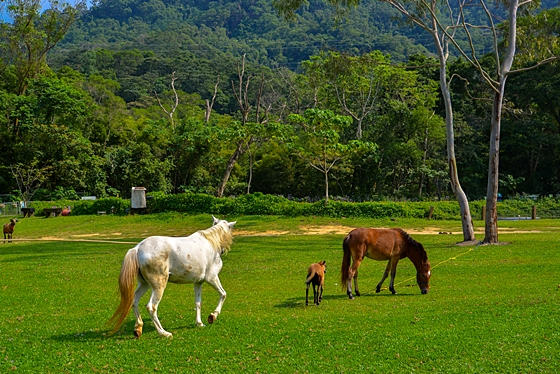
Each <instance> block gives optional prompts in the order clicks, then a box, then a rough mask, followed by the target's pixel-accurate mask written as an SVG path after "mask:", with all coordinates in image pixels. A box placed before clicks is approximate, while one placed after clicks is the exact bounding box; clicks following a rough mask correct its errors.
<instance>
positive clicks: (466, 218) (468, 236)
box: [432, 27, 475, 241]
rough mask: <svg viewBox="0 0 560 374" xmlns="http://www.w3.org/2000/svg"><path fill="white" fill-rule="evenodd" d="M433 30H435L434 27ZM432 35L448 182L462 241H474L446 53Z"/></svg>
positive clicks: (434, 35) (433, 34)
mask: <svg viewBox="0 0 560 374" xmlns="http://www.w3.org/2000/svg"><path fill="white" fill-rule="evenodd" d="M434 29H435V30H437V28H435V27H434ZM435 30H434V33H432V36H433V37H434V42H435V45H436V48H437V50H438V57H439V83H440V88H441V94H442V96H443V102H444V104H445V129H446V140H447V164H448V165H449V180H450V182H451V190H452V191H453V194H454V195H455V198H456V199H457V202H458V203H459V211H460V214H461V226H462V229H463V241H472V240H475V236H474V228H473V223H472V216H471V209H470V207H469V200H468V199H467V195H466V194H465V192H464V191H463V189H462V188H461V183H460V182H459V174H458V172H457V160H456V159H455V131H454V129H453V106H452V103H451V95H450V93H449V84H448V83H447V74H446V73H447V63H446V61H447V53H446V50H445V49H444V47H443V45H442V43H441V40H440V38H439V36H438V35H437V34H436V33H435Z"/></svg>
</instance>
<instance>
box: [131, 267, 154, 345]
mask: <svg viewBox="0 0 560 374" xmlns="http://www.w3.org/2000/svg"><path fill="white" fill-rule="evenodd" d="M149 288H150V285H149V284H148V283H147V282H146V281H145V280H144V278H142V276H139V277H138V287H137V288H136V291H134V302H133V303H132V308H133V310H134V315H135V316H136V323H135V324H134V336H136V337H137V338H139V337H140V336H142V326H144V322H143V321H142V317H141V316H140V310H139V309H138V303H139V302H140V298H141V297H142V296H144V294H145V293H146V291H148V289H149Z"/></svg>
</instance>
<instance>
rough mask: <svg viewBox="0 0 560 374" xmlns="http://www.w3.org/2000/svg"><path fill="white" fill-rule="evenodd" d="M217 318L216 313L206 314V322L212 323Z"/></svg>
mask: <svg viewBox="0 0 560 374" xmlns="http://www.w3.org/2000/svg"><path fill="white" fill-rule="evenodd" d="M217 319H218V315H217V314H214V313H212V314H210V315H209V316H208V323H209V324H213V323H214V322H215V321H216V320H217Z"/></svg>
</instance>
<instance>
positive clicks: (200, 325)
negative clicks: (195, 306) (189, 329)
mask: <svg viewBox="0 0 560 374" xmlns="http://www.w3.org/2000/svg"><path fill="white" fill-rule="evenodd" d="M196 325H197V326H198V327H206V325H205V324H204V323H202V322H197V323H196Z"/></svg>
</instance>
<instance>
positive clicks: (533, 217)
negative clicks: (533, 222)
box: [531, 205, 537, 219]
mask: <svg viewBox="0 0 560 374" xmlns="http://www.w3.org/2000/svg"><path fill="white" fill-rule="evenodd" d="M531 219H537V206H536V205H533V209H532V211H531Z"/></svg>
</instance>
